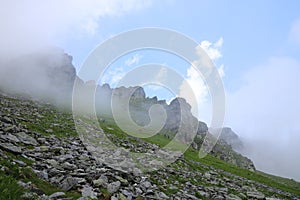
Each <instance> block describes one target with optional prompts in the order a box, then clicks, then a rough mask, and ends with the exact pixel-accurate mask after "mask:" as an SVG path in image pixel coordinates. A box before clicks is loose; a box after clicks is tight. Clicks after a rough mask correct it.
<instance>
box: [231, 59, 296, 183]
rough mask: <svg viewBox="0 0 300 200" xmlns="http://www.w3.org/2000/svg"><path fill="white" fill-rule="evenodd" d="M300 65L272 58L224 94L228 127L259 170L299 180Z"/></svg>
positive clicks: (249, 72)
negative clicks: (230, 91)
mask: <svg viewBox="0 0 300 200" xmlns="http://www.w3.org/2000/svg"><path fill="white" fill-rule="evenodd" d="M299 75H300V62H299V61H298V60H295V59H292V58H289V57H273V58H270V59H269V60H268V61H267V62H265V63H264V64H262V65H259V66H256V67H254V68H252V69H251V70H249V71H248V72H247V73H246V74H245V75H244V77H243V81H244V83H243V85H242V86H241V87H240V89H239V90H237V91H236V92H234V93H231V94H230V93H229V94H228V95H227V101H228V109H227V113H226V114H227V119H228V120H227V124H229V125H230V126H231V127H233V128H234V129H235V131H236V132H237V133H238V134H239V135H240V136H242V137H243V138H244V140H245V141H246V143H247V148H246V150H245V153H246V154H248V155H249V156H250V157H251V158H252V159H253V160H254V163H255V165H256V167H257V168H258V169H260V170H263V171H266V172H270V173H273V174H277V175H282V176H286V177H293V178H295V179H297V180H300V173H299V168H300V160H299V159H298V158H299V152H300V147H299V142H300V127H299V119H300V104H299V102H300V93H299V85H300V79H299Z"/></svg>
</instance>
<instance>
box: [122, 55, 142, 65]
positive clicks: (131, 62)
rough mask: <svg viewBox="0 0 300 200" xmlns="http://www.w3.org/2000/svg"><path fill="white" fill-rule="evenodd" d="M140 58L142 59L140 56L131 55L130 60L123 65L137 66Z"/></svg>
mask: <svg viewBox="0 0 300 200" xmlns="http://www.w3.org/2000/svg"><path fill="white" fill-rule="evenodd" d="M141 58H142V56H141V55H139V54H135V55H133V56H132V57H131V58H128V59H127V60H126V61H125V65H126V66H132V65H135V64H139V62H140V59H141Z"/></svg>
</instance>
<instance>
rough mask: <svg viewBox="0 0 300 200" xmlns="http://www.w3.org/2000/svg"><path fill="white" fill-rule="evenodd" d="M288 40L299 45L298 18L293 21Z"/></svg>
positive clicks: (299, 28)
mask: <svg viewBox="0 0 300 200" xmlns="http://www.w3.org/2000/svg"><path fill="white" fill-rule="evenodd" d="M289 40H290V42H292V43H296V44H299V45H300V19H298V20H296V21H294V22H293V24H292V26H291V29H290V32H289Z"/></svg>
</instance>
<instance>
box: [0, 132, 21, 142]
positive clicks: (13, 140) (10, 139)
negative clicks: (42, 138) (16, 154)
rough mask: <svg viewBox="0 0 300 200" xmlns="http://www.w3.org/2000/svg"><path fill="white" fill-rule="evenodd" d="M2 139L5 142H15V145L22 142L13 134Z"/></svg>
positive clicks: (0, 136)
mask: <svg viewBox="0 0 300 200" xmlns="http://www.w3.org/2000/svg"><path fill="white" fill-rule="evenodd" d="M0 138H1V139H3V140H9V141H11V142H15V143H18V142H20V140H19V139H18V138H17V137H16V136H14V135H12V134H11V133H8V134H7V135H0Z"/></svg>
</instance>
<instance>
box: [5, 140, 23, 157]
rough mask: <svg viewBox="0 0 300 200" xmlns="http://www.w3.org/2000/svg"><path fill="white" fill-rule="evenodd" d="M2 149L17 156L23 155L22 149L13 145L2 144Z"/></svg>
mask: <svg viewBox="0 0 300 200" xmlns="http://www.w3.org/2000/svg"><path fill="white" fill-rule="evenodd" d="M0 148H1V149H4V150H6V151H9V152H12V153H16V154H21V153H22V149H21V148H20V147H17V146H15V145H13V144H11V143H3V142H0Z"/></svg>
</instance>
